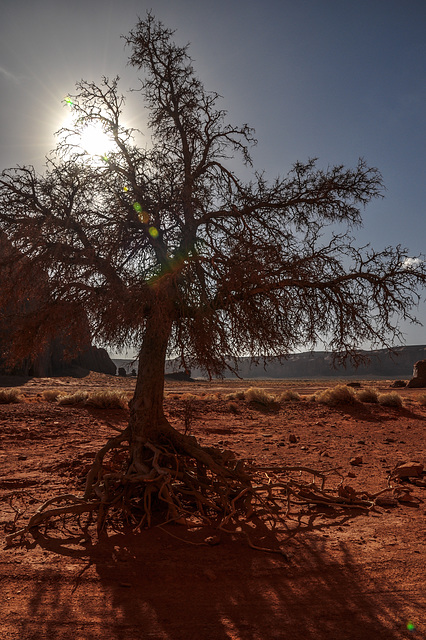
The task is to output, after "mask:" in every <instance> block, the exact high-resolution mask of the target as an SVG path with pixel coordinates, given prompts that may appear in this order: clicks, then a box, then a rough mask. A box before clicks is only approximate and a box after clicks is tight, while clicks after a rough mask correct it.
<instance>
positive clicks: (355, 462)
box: [349, 456, 362, 467]
mask: <svg viewBox="0 0 426 640" xmlns="http://www.w3.org/2000/svg"><path fill="white" fill-rule="evenodd" d="M349 464H351V465H352V466H353V467H359V465H361V464H362V456H355V457H354V458H351V459H350V460H349Z"/></svg>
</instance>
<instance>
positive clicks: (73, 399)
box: [58, 391, 89, 404]
mask: <svg viewBox="0 0 426 640" xmlns="http://www.w3.org/2000/svg"><path fill="white" fill-rule="evenodd" d="M88 395H89V394H88V393H87V391H76V392H75V393H68V394H67V395H66V396H59V398H58V404H84V402H86V400H87V398H88Z"/></svg>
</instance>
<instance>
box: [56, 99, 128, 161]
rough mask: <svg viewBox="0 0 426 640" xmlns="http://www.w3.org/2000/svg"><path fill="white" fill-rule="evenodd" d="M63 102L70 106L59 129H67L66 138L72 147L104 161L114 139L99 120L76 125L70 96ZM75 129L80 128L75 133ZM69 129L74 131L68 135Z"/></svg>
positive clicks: (94, 158)
mask: <svg viewBox="0 0 426 640" xmlns="http://www.w3.org/2000/svg"><path fill="white" fill-rule="evenodd" d="M65 102H66V104H67V105H68V107H69V108H70V109H69V111H68V114H67V116H66V118H65V121H64V122H63V123H62V127H61V129H64V130H67V131H68V133H67V140H68V142H69V143H70V144H71V145H72V146H73V148H74V149H76V148H78V149H79V150H81V151H82V152H84V153H85V154H87V156H89V157H90V158H91V159H92V160H95V161H96V160H100V161H105V160H106V159H107V158H108V153H110V152H111V151H112V150H113V149H114V146H115V145H114V140H113V139H112V138H111V137H110V136H108V135H107V134H106V133H105V131H104V130H103V129H102V125H101V123H100V122H93V123H91V124H88V125H86V126H85V127H84V128H83V129H80V127H77V126H76V125H77V123H76V120H75V114H74V113H73V102H72V100H71V98H65ZM77 129H80V130H79V131H78V133H77ZM71 130H75V131H76V133H75V134H72V135H69V132H70V131H71Z"/></svg>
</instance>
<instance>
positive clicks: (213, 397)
mask: <svg viewBox="0 0 426 640" xmlns="http://www.w3.org/2000/svg"><path fill="white" fill-rule="evenodd" d="M219 399H220V396H219V395H218V394H217V393H206V394H205V395H204V397H203V400H206V401H207V402H216V401H217V400H219ZM225 400H226V396H225Z"/></svg>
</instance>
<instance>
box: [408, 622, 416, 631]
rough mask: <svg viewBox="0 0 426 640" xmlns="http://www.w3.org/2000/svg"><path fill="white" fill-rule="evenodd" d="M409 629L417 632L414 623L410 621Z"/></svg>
mask: <svg viewBox="0 0 426 640" xmlns="http://www.w3.org/2000/svg"><path fill="white" fill-rule="evenodd" d="M407 629H408V631H415V630H416V625H415V624H414V622H411V620H409V621H408V622H407Z"/></svg>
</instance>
